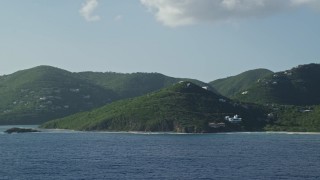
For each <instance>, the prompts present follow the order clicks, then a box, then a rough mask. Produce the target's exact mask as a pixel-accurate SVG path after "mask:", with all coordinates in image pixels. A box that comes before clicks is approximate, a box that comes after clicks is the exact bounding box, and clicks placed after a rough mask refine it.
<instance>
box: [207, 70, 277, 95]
mask: <svg viewBox="0 0 320 180" xmlns="http://www.w3.org/2000/svg"><path fill="white" fill-rule="evenodd" d="M272 73H273V72H272V71H270V70H268V69H255V70H250V71H246V72H243V73H241V74H239V75H236V76H231V77H227V78H223V79H218V80H215V81H212V82H210V83H209V84H211V85H212V86H213V87H214V88H215V89H216V90H217V91H218V92H219V93H220V94H222V95H224V96H227V97H230V98H232V97H234V96H235V95H236V94H239V93H242V92H243V91H245V90H246V89H248V88H249V87H251V86H252V85H253V84H254V83H256V82H257V81H258V80H259V79H262V78H264V77H266V76H268V75H271V74H272Z"/></svg>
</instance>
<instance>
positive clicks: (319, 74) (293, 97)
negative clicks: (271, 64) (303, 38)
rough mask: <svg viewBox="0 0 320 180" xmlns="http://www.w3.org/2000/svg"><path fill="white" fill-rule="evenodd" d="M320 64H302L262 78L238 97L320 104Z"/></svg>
mask: <svg viewBox="0 0 320 180" xmlns="http://www.w3.org/2000/svg"><path fill="white" fill-rule="evenodd" d="M319 92H320V64H307V65H300V66H298V67H295V68H293V69H291V70H287V71H283V72H278V73H275V74H273V75H271V76H268V77H266V78H263V79H260V80H259V81H258V82H256V83H255V84H254V85H253V86H252V87H250V88H248V89H247V90H244V91H243V92H242V93H238V94H237V95H236V98H237V99H239V100H241V101H245V102H253V103H262V104H266V103H269V104H270V103H276V104H289V105H302V106H303V105H317V104H320V93H319Z"/></svg>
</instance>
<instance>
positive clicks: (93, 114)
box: [42, 82, 265, 132]
mask: <svg viewBox="0 0 320 180" xmlns="http://www.w3.org/2000/svg"><path fill="white" fill-rule="evenodd" d="M223 98H224V97H222V96H220V95H217V94H215V93H213V92H211V91H208V90H205V89H203V88H201V87H199V86H197V85H195V84H193V83H191V82H181V83H177V84H175V85H174V86H171V87H169V88H165V89H162V90H160V91H157V92H154V93H150V94H147V95H144V96H140V97H137V98H133V99H128V100H122V101H117V102H114V103H112V104H109V105H106V106H104V107H102V108H99V109H95V110H93V111H88V112H82V113H78V114H75V115H72V116H69V117H66V118H62V119H58V120H54V121H50V122H48V123H45V124H44V125H42V127H43V128H61V129H76V130H115V131H176V132H211V131H215V129H211V128H210V127H209V126H208V124H209V123H210V122H216V123H218V122H224V116H226V115H229V116H232V115H235V114H239V115H241V116H242V117H243V118H244V120H243V122H242V123H241V124H240V125H232V124H230V123H227V122H226V128H225V129H224V131H229V130H230V131H232V130H238V131H239V130H259V129H262V128H263V127H264V125H265V121H264V117H265V116H264V111H263V110H261V109H260V108H258V107H256V106H253V105H248V104H241V103H236V102H233V101H231V100H229V99H223Z"/></svg>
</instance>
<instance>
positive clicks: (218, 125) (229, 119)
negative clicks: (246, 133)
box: [209, 114, 242, 128]
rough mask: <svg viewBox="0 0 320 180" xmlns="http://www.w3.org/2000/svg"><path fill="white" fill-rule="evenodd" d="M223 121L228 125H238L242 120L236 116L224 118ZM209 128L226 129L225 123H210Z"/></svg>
mask: <svg viewBox="0 0 320 180" xmlns="http://www.w3.org/2000/svg"><path fill="white" fill-rule="evenodd" d="M224 120H225V121H227V122H229V123H232V124H239V123H241V122H242V118H241V117H240V116H239V115H237V114H236V115H234V116H233V117H230V116H225V117H224ZM209 127H211V128H223V127H226V123H225V122H219V123H215V122H212V123H209Z"/></svg>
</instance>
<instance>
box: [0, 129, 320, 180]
mask: <svg viewBox="0 0 320 180" xmlns="http://www.w3.org/2000/svg"><path fill="white" fill-rule="evenodd" d="M7 128H8V127H7V126H6V127H4V126H0V179H237V180H238V179H246V180H247V179H290V180H291V179H320V171H319V170H320V153H319V152H320V134H285V133H231V134H139V133H97V132H96V133H83V132H73V131H46V132H42V133H26V134H4V133H3V131H4V130H5V129H7Z"/></svg>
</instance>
